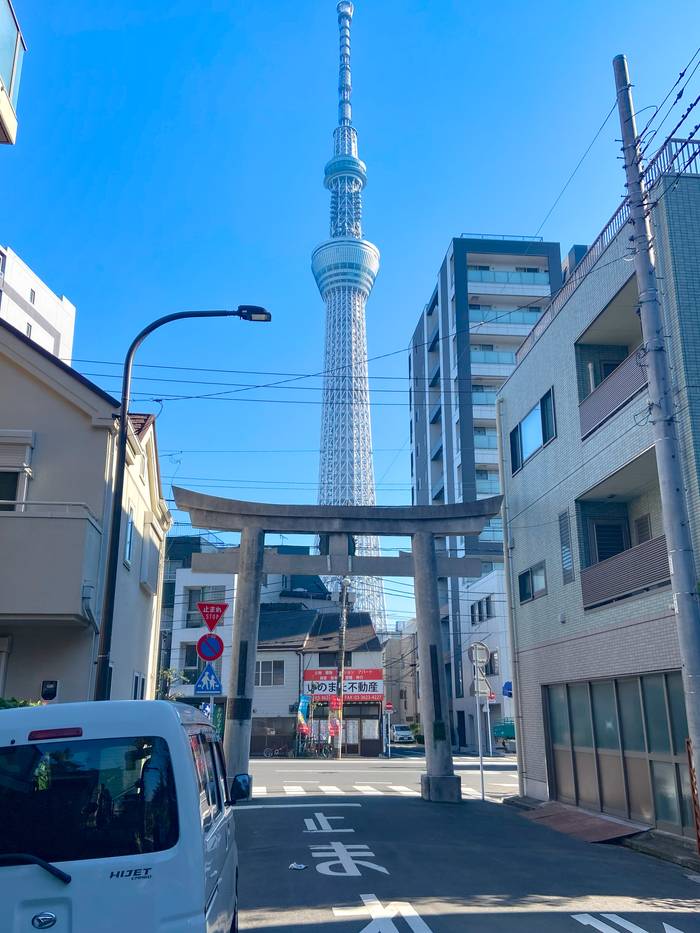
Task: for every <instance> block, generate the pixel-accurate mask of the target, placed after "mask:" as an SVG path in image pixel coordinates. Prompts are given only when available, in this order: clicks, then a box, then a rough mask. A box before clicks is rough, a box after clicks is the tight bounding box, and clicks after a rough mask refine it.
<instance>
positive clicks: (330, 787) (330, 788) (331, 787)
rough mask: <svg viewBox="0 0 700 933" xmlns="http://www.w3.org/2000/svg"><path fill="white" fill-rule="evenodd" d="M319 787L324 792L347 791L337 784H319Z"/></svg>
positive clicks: (337, 792)
mask: <svg viewBox="0 0 700 933" xmlns="http://www.w3.org/2000/svg"><path fill="white" fill-rule="evenodd" d="M318 789H319V790H322V791H323V793H324V794H344V793H345V791H344V790H341V789H340V788H339V787H336V786H335V784H319V785H318Z"/></svg>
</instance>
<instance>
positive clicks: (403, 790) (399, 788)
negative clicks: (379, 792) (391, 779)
mask: <svg viewBox="0 0 700 933" xmlns="http://www.w3.org/2000/svg"><path fill="white" fill-rule="evenodd" d="M389 790H395V791H396V793H397V794H401V795H402V796H403V797H420V794H419V793H418V791H417V790H411V788H410V787H404V786H403V785H401V784H390V785H389Z"/></svg>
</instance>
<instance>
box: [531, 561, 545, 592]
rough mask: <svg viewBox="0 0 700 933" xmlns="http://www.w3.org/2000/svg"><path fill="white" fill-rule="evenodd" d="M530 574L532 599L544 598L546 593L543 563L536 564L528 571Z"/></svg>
mask: <svg viewBox="0 0 700 933" xmlns="http://www.w3.org/2000/svg"><path fill="white" fill-rule="evenodd" d="M530 573H531V574H532V598H533V599H536V598H537V597H538V596H544V594H545V593H546V592H547V577H546V574H545V570H544V563H541V564H537V566H535V567H533V568H532V570H531V571H530Z"/></svg>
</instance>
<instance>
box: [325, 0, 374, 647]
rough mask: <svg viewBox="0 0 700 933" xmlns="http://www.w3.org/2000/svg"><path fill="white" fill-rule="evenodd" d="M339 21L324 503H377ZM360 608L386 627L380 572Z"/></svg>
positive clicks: (352, 138)
mask: <svg viewBox="0 0 700 933" xmlns="http://www.w3.org/2000/svg"><path fill="white" fill-rule="evenodd" d="M337 10H338V25H339V28H340V75H339V83H338V93H339V102H338V126H336V128H335V130H334V131H333V157H332V158H331V160H330V161H329V162H328V164H327V165H326V169H325V179H324V184H325V186H326V188H328V190H329V191H330V193H331V224H330V238H329V239H328V240H326V241H325V242H324V243H321V245H320V246H318V247H317V248H316V249H315V250H314V252H313V256H312V270H313V274H314V277H315V279H316V284H317V285H318V289H319V291H320V292H321V296H322V298H323V300H324V302H325V304H326V342H325V357H324V383H323V408H322V415H321V467H320V477H319V504H320V505H375V502H376V499H375V489H374V466H373V463H372V424H371V421H370V407H369V377H368V371H367V330H366V324H365V305H366V303H367V299H368V298H369V294H370V292H371V291H372V287H373V285H374V280H375V278H376V276H377V272H378V271H379V250H378V249H377V247H376V246H374V244H373V243H370V242H369V241H368V240H366V239H364V237H363V236H362V189H363V188H364V187H365V184H366V182H367V169H366V166H365V163H364V162H363V161H362V160H361V159H360V158H359V157H358V155H357V130H356V129H355V127H354V126H353V125H352V105H351V103H350V96H351V92H352V82H351V77H350V25H351V22H352V16H353V12H354V8H353V5H352V3H350V2H349V0H341V2H340V3H338V6H337ZM356 548H357V553H358V554H368V555H376V554H379V540H378V539H377V538H376V537H372V536H364V537H359V538H358V539H357V541H356ZM353 590H354V592H355V596H356V601H355V608H356V609H359V610H364V611H366V612H369V613H371V615H372V619H373V621H374V624H375V626H376V627H377V629H379V630H384V629H385V628H386V615H385V607H384V588H383V585H382V581H381V580H380V579H379V578H373V577H355V578H354V579H353Z"/></svg>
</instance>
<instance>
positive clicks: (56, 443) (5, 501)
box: [0, 320, 170, 702]
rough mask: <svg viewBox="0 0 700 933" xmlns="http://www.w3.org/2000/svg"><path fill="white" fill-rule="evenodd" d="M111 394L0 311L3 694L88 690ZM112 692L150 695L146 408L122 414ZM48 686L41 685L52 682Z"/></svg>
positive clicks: (153, 523) (151, 505) (152, 591)
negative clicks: (125, 431)
mask: <svg viewBox="0 0 700 933" xmlns="http://www.w3.org/2000/svg"><path fill="white" fill-rule="evenodd" d="M118 410H119V403H118V402H117V400H116V399H114V398H112V397H111V396H110V395H108V394H107V393H105V392H103V391H102V390H101V389H100V388H99V387H98V386H96V385H94V384H93V383H91V382H90V381H89V380H88V379H86V378H85V377H84V376H81V375H80V374H79V373H77V372H76V371H75V370H73V369H71V368H70V367H69V366H66V364H65V363H62V362H61V361H60V360H59V359H57V358H56V357H55V356H54V355H53V354H52V353H49V352H47V351H46V350H44V349H43V348H42V347H40V346H39V345H38V344H37V343H35V342H34V341H32V340H30V339H29V338H28V337H26V336H25V335H24V334H23V333H21V332H20V331H18V330H15V329H14V328H13V327H12V326H11V325H10V324H8V323H7V322H6V321H3V320H0V557H1V559H0V696H3V697H17V698H20V699H25V700H39V699H41V698H42V694H43V693H44V692H45V689H44V687H45V685H46V683H48V682H55V684H56V687H55V698H56V700H57V702H67V701H71V700H89V699H92V697H93V690H94V671H95V657H96V652H97V642H98V637H99V627H100V615H101V607H102V598H103V589H104V581H105V573H106V557H107V547H106V546H107V537H108V530H109V516H110V510H111V503H112V492H113V488H114V464H115V457H116V422H115V413H117V412H118ZM129 421H130V431H129V437H128V450H127V467H126V478H125V486H124V512H125V516H124V520H123V523H122V534H121V542H120V556H121V560H120V562H119V570H118V577H117V596H116V604H115V613H114V630H113V638H112V650H111V675H110V678H111V679H110V682H111V698H112V699H141V698H144V697H152V696H153V693H154V686H155V670H156V660H157V631H158V630H157V620H158V615H159V606H158V602H159V594H160V584H161V573H162V555H163V552H164V549H165V535H166V533H167V530H168V528H169V527H170V513H169V512H168V509H167V507H166V504H165V502H164V500H163V496H162V491H161V487H160V475H159V471H158V458H157V453H156V435H155V419H154V418H153V416H152V415H137V414H132V415H130V418H129ZM49 692H50V691H49Z"/></svg>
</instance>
